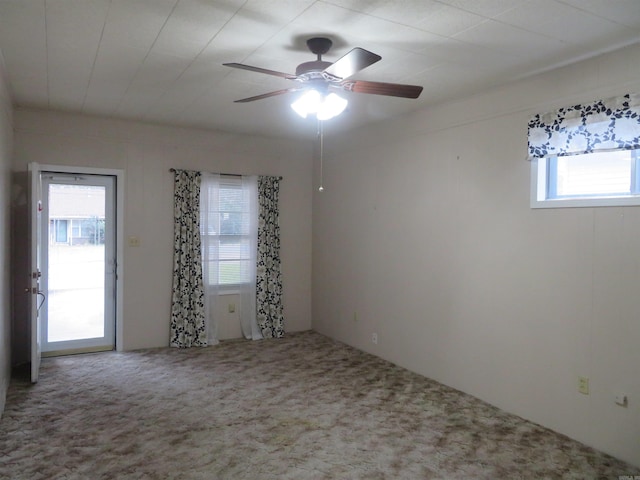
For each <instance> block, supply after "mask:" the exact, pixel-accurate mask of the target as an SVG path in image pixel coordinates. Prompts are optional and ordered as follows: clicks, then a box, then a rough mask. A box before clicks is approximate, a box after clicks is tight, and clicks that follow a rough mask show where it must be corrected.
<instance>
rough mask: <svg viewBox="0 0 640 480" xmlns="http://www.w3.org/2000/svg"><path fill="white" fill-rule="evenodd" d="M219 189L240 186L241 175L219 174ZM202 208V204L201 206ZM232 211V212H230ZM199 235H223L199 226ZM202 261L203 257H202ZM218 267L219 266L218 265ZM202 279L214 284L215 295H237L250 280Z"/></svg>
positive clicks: (221, 261) (241, 235)
mask: <svg viewBox="0 0 640 480" xmlns="http://www.w3.org/2000/svg"><path fill="white" fill-rule="evenodd" d="M218 185H219V187H218V188H219V190H222V189H223V188H225V186H226V187H227V188H229V187H233V188H240V189H241V188H242V177H240V176H236V175H220V176H219V184H218ZM201 208H202V206H201ZM231 213H233V212H231ZM243 213H249V214H255V215H256V216H257V212H251V211H250V210H249V211H247V212H243ZM200 235H201V236H202V239H203V241H204V237H207V236H210V237H218V238H219V237H224V236H225V235H222V234H221V233H207V232H205V231H204V230H203V228H202V227H201V231H200ZM233 236H234V237H239V238H243V239H247V238H248V237H249V236H250V234H239V235H233ZM229 260H232V261H235V260H240V261H243V260H245V259H243V258H234V259H229ZM203 261H204V259H203ZM225 261H226V260H219V264H220V263H224V262H225ZM218 268H219V266H218ZM219 275H220V272H219V271H218V281H219V280H220V277H219ZM204 281H205V282H206V283H207V284H208V285H209V286H211V285H214V286H215V288H216V289H217V295H238V294H240V293H241V289H242V287H243V286H244V285H248V284H250V283H251V282H250V281H249V280H247V281H245V282H242V281H240V282H239V283H217V284H211V283H209V279H208V278H205V279H204Z"/></svg>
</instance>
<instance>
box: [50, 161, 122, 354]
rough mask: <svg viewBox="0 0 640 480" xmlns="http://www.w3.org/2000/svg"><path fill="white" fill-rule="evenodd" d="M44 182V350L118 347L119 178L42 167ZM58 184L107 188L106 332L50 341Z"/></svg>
mask: <svg viewBox="0 0 640 480" xmlns="http://www.w3.org/2000/svg"><path fill="white" fill-rule="evenodd" d="M40 184H41V186H42V212H41V218H40V222H41V223H40V227H41V231H42V234H41V235H40V241H41V242H42V244H41V246H40V257H41V261H42V265H41V271H42V278H41V288H42V290H43V291H44V292H45V293H46V296H47V300H46V301H45V302H43V305H42V308H41V310H40V312H39V314H41V317H42V318H41V323H42V325H41V328H40V331H41V339H40V342H41V352H42V356H43V357H50V356H58V355H66V354H69V353H76V352H77V353H82V352H92V351H105V350H113V349H115V333H116V332H115V305H116V298H115V293H116V291H117V290H116V289H117V287H116V284H115V281H116V278H117V277H116V272H115V269H114V263H113V262H115V263H116V266H117V261H116V257H115V254H116V244H115V239H116V235H115V234H116V225H115V222H116V217H117V216H116V196H115V193H116V192H115V188H116V177H115V176H113V175H87V174H82V175H81V174H79V173H73V174H67V173H60V172H49V171H44V170H42V171H41V172H40ZM56 185H70V186H97V187H102V188H104V200H105V205H104V206H105V219H106V225H105V233H106V235H105V243H104V247H105V250H104V255H105V256H104V258H103V260H104V263H103V267H104V271H103V276H102V279H103V280H104V287H103V290H102V291H103V295H104V296H103V306H104V307H105V309H104V315H103V317H102V320H103V327H104V330H103V332H104V334H103V335H102V336H100V337H96V338H82V339H71V340H70V339H67V340H59V341H49V340H48V332H49V325H50V323H49V322H50V320H51V317H50V315H49V314H50V312H49V306H50V303H51V290H50V288H49V287H50V285H51V284H50V280H51V278H50V275H51V271H50V268H49V267H50V263H49V259H50V253H51V244H50V240H51V238H50V236H51V231H50V219H51V208H52V203H51V188H52V187H54V186H56ZM65 236H66V237H67V240H68V239H69V238H70V237H71V236H72V234H71V232H70V231H65Z"/></svg>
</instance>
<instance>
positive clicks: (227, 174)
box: [169, 168, 282, 180]
mask: <svg viewBox="0 0 640 480" xmlns="http://www.w3.org/2000/svg"><path fill="white" fill-rule="evenodd" d="M169 171H170V172H171V173H174V172H175V171H176V169H175V168H170V169H169ZM208 173H214V172H208ZM215 173H216V174H217V175H222V176H225V177H242V174H238V173H218V172H215ZM278 180H282V176H280V177H278Z"/></svg>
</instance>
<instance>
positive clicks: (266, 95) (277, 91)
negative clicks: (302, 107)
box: [233, 88, 304, 103]
mask: <svg viewBox="0 0 640 480" xmlns="http://www.w3.org/2000/svg"><path fill="white" fill-rule="evenodd" d="M299 90H304V88H285V89H283V90H276V91H275V92H269V93H263V94H262V95H256V96H255V97H248V98H241V99H240V100H234V102H233V103H247V102H253V101H255V100H262V99H263V98H269V97H275V96H276V95H284V94H285V93H291V92H297V91H299Z"/></svg>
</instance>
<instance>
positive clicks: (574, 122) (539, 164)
mask: <svg viewBox="0 0 640 480" xmlns="http://www.w3.org/2000/svg"><path fill="white" fill-rule="evenodd" d="M528 150H529V160H531V166H532V167H531V207H532V208H554V207H598V206H607V205H640V181H639V179H640V177H639V175H640V173H639V172H640V168H638V167H639V166H640V165H639V164H638V157H640V153H639V152H640V94H627V95H622V96H620V97H613V98H608V99H606V100H598V101H595V102H591V103H586V104H579V105H574V106H572V107H565V108H560V109H558V110H556V111H552V112H548V113H542V114H536V115H534V116H533V117H531V119H530V120H529V124H528Z"/></svg>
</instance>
